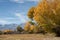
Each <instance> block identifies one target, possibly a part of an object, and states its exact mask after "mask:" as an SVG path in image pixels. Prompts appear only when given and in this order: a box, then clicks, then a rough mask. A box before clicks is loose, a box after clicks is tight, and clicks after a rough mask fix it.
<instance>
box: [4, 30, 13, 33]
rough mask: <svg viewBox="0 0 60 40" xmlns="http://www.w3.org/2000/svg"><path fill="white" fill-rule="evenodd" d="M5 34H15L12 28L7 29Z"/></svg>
mask: <svg viewBox="0 0 60 40" xmlns="http://www.w3.org/2000/svg"><path fill="white" fill-rule="evenodd" d="M4 34H13V31H11V30H5V31H4Z"/></svg>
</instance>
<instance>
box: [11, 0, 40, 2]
mask: <svg viewBox="0 0 60 40" xmlns="http://www.w3.org/2000/svg"><path fill="white" fill-rule="evenodd" d="M10 1H12V2H16V3H24V2H26V1H29V2H32V1H33V2H39V1H40V0H10Z"/></svg>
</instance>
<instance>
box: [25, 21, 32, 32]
mask: <svg viewBox="0 0 60 40" xmlns="http://www.w3.org/2000/svg"><path fill="white" fill-rule="evenodd" d="M30 26H31V24H30V23H29V22H27V23H26V25H25V26H24V31H26V32H29V30H30Z"/></svg>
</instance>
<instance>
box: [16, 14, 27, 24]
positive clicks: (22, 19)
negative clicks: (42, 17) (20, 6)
mask: <svg viewBox="0 0 60 40" xmlns="http://www.w3.org/2000/svg"><path fill="white" fill-rule="evenodd" d="M15 15H16V16H17V17H18V18H19V19H20V21H21V22H23V23H25V22H26V21H28V18H27V17H26V16H25V15H23V14H22V13H16V14H15Z"/></svg>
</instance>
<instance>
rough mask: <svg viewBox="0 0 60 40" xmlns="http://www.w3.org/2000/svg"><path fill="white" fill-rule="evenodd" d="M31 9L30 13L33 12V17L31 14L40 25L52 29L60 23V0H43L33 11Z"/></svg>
mask: <svg viewBox="0 0 60 40" xmlns="http://www.w3.org/2000/svg"><path fill="white" fill-rule="evenodd" d="M31 10H33V9H31ZM31 10H30V11H31ZM30 11H29V13H28V14H32V13H33V17H32V15H29V16H30V17H31V18H32V19H34V21H36V23H37V24H38V27H40V26H41V27H42V28H44V27H45V28H46V27H47V29H48V30H51V28H52V27H53V26H54V25H60V0H42V1H41V2H40V3H39V4H38V6H36V7H35V8H34V11H33V12H32V13H31V12H30ZM29 16H28V17H29ZM30 17H29V18H30Z"/></svg>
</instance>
